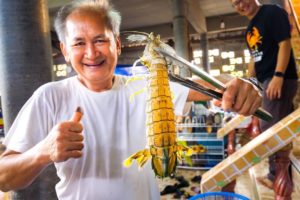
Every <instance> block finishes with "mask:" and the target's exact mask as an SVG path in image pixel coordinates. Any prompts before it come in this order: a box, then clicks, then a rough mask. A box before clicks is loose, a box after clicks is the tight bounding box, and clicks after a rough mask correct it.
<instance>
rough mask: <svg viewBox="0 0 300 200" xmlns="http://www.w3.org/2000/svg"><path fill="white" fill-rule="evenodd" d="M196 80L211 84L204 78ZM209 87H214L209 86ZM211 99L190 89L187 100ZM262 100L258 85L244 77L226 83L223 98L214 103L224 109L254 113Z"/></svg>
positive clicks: (244, 113)
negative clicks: (255, 85) (203, 79)
mask: <svg viewBox="0 0 300 200" xmlns="http://www.w3.org/2000/svg"><path fill="white" fill-rule="evenodd" d="M194 81H195V80H194ZM221 81H222V80H221ZM196 82H198V83H200V84H204V85H206V86H209V85H208V83H206V82H204V81H202V80H197V81H196ZM209 88H213V87H212V86H209ZM211 99H212V98H211V97H208V96H206V95H204V94H201V93H199V92H197V91H195V90H190V92H189V95H188V98H187V101H207V100H211ZM261 102H262V97H261V95H260V92H259V91H258V89H257V88H256V87H254V86H253V85H252V84H251V83H249V82H247V81H244V80H242V79H239V78H233V79H232V80H230V81H228V82H227V83H226V90H225V91H224V92H223V98H222V100H221V101H215V102H214V104H216V105H218V106H220V107H221V108H222V109H224V110H231V111H234V112H237V113H239V114H242V115H252V114H253V113H254V112H255V111H256V110H257V109H258V108H259V107H260V106H261Z"/></svg>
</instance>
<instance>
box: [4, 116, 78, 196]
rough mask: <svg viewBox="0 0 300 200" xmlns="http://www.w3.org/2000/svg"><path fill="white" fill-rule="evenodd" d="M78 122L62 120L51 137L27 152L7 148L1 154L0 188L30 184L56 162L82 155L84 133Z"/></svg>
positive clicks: (14, 187)
mask: <svg viewBox="0 0 300 200" xmlns="http://www.w3.org/2000/svg"><path fill="white" fill-rule="evenodd" d="M81 132H82V125H81V124H80V123H79V122H70V121H68V122H63V123H61V124H59V125H57V126H55V127H54V128H53V129H52V130H51V132H50V133H49V134H48V136H47V137H46V138H45V139H44V140H42V141H41V142H40V143H38V144H37V145H35V146H34V147H33V148H31V149H29V150H27V151H26V152H24V153H19V152H16V151H12V150H9V149H7V150H6V151H5V152H4V153H3V154H2V155H1V156H0V163H1V164H0V190H2V191H5V192H6V191H9V190H18V189H22V188H25V187H27V186H29V185H30V184H31V183H32V182H33V181H34V180H35V178H36V177H37V176H38V175H39V174H40V173H41V171H42V170H43V169H44V168H46V167H47V166H48V165H49V164H51V163H53V162H63V161H66V160H67V159H69V158H79V157H81V156H82V152H81V150H82V149H83V136H82V134H81Z"/></svg>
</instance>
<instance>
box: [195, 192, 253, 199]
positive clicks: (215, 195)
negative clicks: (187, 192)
mask: <svg viewBox="0 0 300 200" xmlns="http://www.w3.org/2000/svg"><path fill="white" fill-rule="evenodd" d="M213 199H218V200H250V199H248V198H247V197H244V196H242V195H239V194H235V193H230V192H206V193H202V194H197V195H196V196H193V197H191V198H190V199H189V200H213Z"/></svg>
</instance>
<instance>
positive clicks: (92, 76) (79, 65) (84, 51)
mask: <svg viewBox="0 0 300 200" xmlns="http://www.w3.org/2000/svg"><path fill="white" fill-rule="evenodd" d="M65 38H66V39H65V44H61V49H62V52H63V54H64V57H65V60H66V61H67V62H70V63H71V65H72V67H73V68H74V70H75V71H76V72H77V74H78V78H79V80H80V81H81V82H82V83H83V84H84V85H85V86H86V87H87V88H89V89H91V90H94V91H101V90H105V88H106V89H110V87H111V84H112V80H113V73H114V70H115V67H116V64H117V58H118V54H119V53H120V50H121V44H120V40H119V38H115V36H114V35H113V33H112V31H111V30H110V29H108V28H107V27H106V25H105V23H104V22H103V19H102V17H101V16H100V15H99V14H97V13H95V12H92V11H89V12H87V11H75V12H73V13H72V14H71V15H70V16H69V17H68V18H67V21H66V36H65Z"/></svg>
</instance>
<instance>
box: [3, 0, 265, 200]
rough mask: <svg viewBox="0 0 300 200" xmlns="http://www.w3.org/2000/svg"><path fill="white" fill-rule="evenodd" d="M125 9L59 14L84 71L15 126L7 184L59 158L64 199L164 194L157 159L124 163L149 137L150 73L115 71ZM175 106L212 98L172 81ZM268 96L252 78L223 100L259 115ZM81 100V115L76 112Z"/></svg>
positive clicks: (72, 56)
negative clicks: (133, 77) (132, 75)
mask: <svg viewBox="0 0 300 200" xmlns="http://www.w3.org/2000/svg"><path fill="white" fill-rule="evenodd" d="M120 21H121V17H120V14H119V13H118V12H117V11H116V10H115V9H114V8H113V7H112V6H111V5H109V3H108V1H105V0H98V1H79V2H76V1H72V3H70V4H68V5H66V6H64V7H62V8H61V9H60V11H59V12H58V15H57V18H56V20H55V28H56V31H57V34H58V36H59V39H60V41H61V50H62V53H63V55H64V57H65V60H66V62H68V63H70V64H71V65H72V67H73V68H74V70H75V71H76V73H77V75H76V76H74V77H70V78H67V79H64V80H62V81H57V82H51V83H47V84H45V85H43V86H41V87H40V88H38V89H37V90H36V91H35V93H34V94H33V95H32V97H31V98H30V99H29V100H28V101H27V102H26V104H25V105H24V106H23V108H22V109H21V111H20V112H19V114H18V116H17V118H16V120H15V122H14V123H13V125H12V127H11V128H10V130H9V132H8V133H7V135H6V137H5V140H4V144H5V145H6V148H7V149H6V151H5V152H4V153H3V154H2V155H1V157H0V162H1V165H0V189H1V190H2V191H9V190H18V189H22V188H25V187H27V186H28V185H30V184H31V183H32V182H33V181H34V180H35V178H36V177H37V176H38V175H39V174H40V173H41V172H42V171H43V169H45V168H46V167H47V166H48V165H50V164H52V163H54V164H55V167H56V169H57V174H58V176H59V178H60V181H59V182H58V183H57V185H56V192H57V196H58V198H59V199H71V200H83V199H126V200H141V199H144V200H154V199H160V195H159V190H158V186H157V184H156V180H155V176H154V173H153V171H152V169H151V165H150V164H149V162H148V163H147V165H146V166H145V167H144V168H143V170H138V167H137V166H135V165H134V166H132V167H131V168H124V167H123V166H122V162H123V161H124V160H125V159H126V158H127V157H128V156H129V155H131V154H133V153H135V152H136V151H138V150H140V149H143V148H144V147H145V145H146V140H147V138H146V134H145V132H146V127H145V126H146V125H145V122H146V113H145V110H146V94H145V93H142V94H139V95H137V96H135V98H134V101H132V102H131V101H130V95H131V94H133V93H134V92H136V90H137V89H138V88H143V87H144V86H145V85H146V83H147V82H146V80H140V81H135V82H133V83H132V84H128V85H125V84H126V81H127V80H128V77H125V76H120V75H114V70H115V68H116V64H117V59H118V55H120V53H121V42H120V37H119V28H120ZM171 89H172V91H173V92H174V99H173V101H174V103H175V113H177V114H180V113H181V112H182V110H183V107H184V105H185V102H186V101H194V100H210V98H209V97H207V96H205V95H203V94H200V93H198V92H196V91H192V90H189V89H188V88H186V87H184V86H181V85H178V84H175V83H171ZM260 104H261V96H260V94H259V92H258V91H257V90H256V88H255V87H253V86H252V85H251V84H250V83H248V82H246V81H242V80H240V79H234V80H232V81H230V82H229V83H228V84H227V89H226V91H224V93H223V99H222V101H221V105H222V108H223V109H232V110H233V111H236V112H238V113H241V114H244V115H251V114H253V113H254V112H255V110H256V109H257V108H258V107H259V106H260ZM77 106H80V108H81V109H82V111H83V112H84V114H83V117H82V119H81V121H80V122H79V120H78V119H77V120H75V121H74V120H70V119H71V118H72V117H71V116H72V115H73V113H74V111H75V110H76V108H77Z"/></svg>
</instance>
